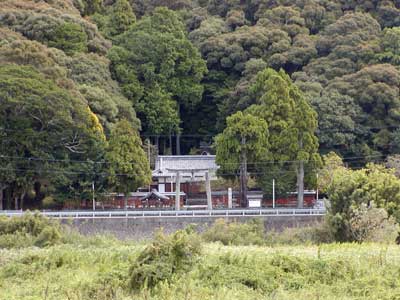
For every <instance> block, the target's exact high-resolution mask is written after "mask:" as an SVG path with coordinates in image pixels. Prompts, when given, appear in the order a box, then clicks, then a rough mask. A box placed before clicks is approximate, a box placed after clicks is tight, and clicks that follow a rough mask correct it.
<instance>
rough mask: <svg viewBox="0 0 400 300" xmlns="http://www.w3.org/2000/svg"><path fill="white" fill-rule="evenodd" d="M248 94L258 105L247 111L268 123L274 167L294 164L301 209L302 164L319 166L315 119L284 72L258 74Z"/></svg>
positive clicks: (306, 103)
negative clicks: (251, 95) (275, 165)
mask: <svg viewBox="0 0 400 300" xmlns="http://www.w3.org/2000/svg"><path fill="white" fill-rule="evenodd" d="M251 93H252V94H253V97H255V98H256V102H257V104H255V105H252V106H251V107H249V108H248V110H247V111H248V112H249V113H251V114H253V115H255V116H259V117H262V118H263V119H265V121H266V122H267V124H268V130H269V144H270V153H271V157H272V159H273V160H274V161H275V162H276V163H277V165H279V166H284V165H286V164H287V163H288V162H293V164H292V165H293V167H294V171H295V172H296V175H297V193H298V199H297V200H298V206H299V207H303V196H304V167H305V166H304V164H305V163H310V164H317V165H318V164H319V162H320V158H319V155H318V139H317V137H316V136H315V131H316V129H317V115H316V113H315V111H314V110H313V109H312V107H311V106H310V104H309V103H308V102H307V100H306V99H305V97H304V96H303V94H302V93H301V91H300V90H299V88H298V87H297V86H295V85H294V84H293V82H292V81H291V79H290V77H289V76H288V75H287V74H286V73H285V72H284V71H283V70H281V71H279V72H276V71H274V70H272V69H265V70H264V71H261V72H259V73H258V74H257V77H256V81H255V82H254V84H253V85H252V86H251ZM263 168H268V167H265V166H264V167H263ZM265 172H268V169H265Z"/></svg>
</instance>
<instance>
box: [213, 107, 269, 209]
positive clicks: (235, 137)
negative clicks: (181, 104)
mask: <svg viewBox="0 0 400 300" xmlns="http://www.w3.org/2000/svg"><path fill="white" fill-rule="evenodd" d="M226 122H227V127H226V128H225V130H224V131H223V132H222V133H221V134H219V135H218V136H217V137H216V138H215V145H216V150H217V157H216V162H217V164H218V165H219V166H221V169H220V172H221V173H229V174H233V173H236V172H237V171H238V170H239V172H240V201H241V203H240V204H241V206H242V207H247V206H248V202H247V199H246V188H247V170H248V163H249V167H250V168H253V167H254V162H257V161H260V160H263V159H264V158H265V157H266V156H267V154H268V148H269V144H268V137H269V136H268V125H267V122H266V121H265V120H264V119H262V118H259V117H255V116H252V115H250V114H243V113H242V112H241V111H239V112H237V113H235V114H234V115H232V116H230V117H228V118H227V120H226Z"/></svg>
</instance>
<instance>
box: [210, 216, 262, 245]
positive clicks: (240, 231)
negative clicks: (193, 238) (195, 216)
mask: <svg viewBox="0 0 400 300" xmlns="http://www.w3.org/2000/svg"><path fill="white" fill-rule="evenodd" d="M202 237H203V239H204V240H205V241H206V242H217V241H218V242H221V243H222V244H224V245H262V244H264V243H265V229H264V225H263V223H262V221H261V220H258V219H253V220H251V221H250V222H248V223H236V222H231V223H230V222H226V221H225V220H224V219H218V220H217V221H216V222H215V223H214V224H213V225H212V226H211V227H210V228H209V229H208V230H206V231H205V232H204V233H203V235H202Z"/></svg>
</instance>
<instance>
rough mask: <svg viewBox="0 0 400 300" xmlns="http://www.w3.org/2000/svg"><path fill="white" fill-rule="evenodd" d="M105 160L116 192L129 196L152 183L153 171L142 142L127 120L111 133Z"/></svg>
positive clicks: (117, 125)
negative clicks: (130, 193)
mask: <svg viewBox="0 0 400 300" xmlns="http://www.w3.org/2000/svg"><path fill="white" fill-rule="evenodd" d="M105 158H106V162H107V164H108V171H109V173H110V176H109V181H110V183H111V185H112V186H114V188H115V190H116V191H118V192H123V193H124V194H125V195H126V196H127V193H128V192H132V191H136V189H137V188H139V187H140V186H144V185H147V184H149V183H150V181H151V170H150V165H149V161H148V160H147V157H146V154H145V152H144V151H143V149H142V141H141V139H140V137H139V135H138V133H137V131H136V130H135V129H134V128H132V126H131V124H130V123H129V122H128V121H127V120H122V121H119V122H118V123H117V124H116V125H115V127H114V128H113V130H112V131H111V136H110V139H109V145H108V148H107V152H106V155H105Z"/></svg>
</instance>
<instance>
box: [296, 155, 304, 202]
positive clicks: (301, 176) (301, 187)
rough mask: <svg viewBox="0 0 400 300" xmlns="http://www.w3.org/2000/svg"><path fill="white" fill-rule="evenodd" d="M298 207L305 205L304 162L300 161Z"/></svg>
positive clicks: (298, 170)
mask: <svg viewBox="0 0 400 300" xmlns="http://www.w3.org/2000/svg"><path fill="white" fill-rule="evenodd" d="M297 207H298V208H303V207H304V162H303V161H300V162H299V166H298V169H297Z"/></svg>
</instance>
